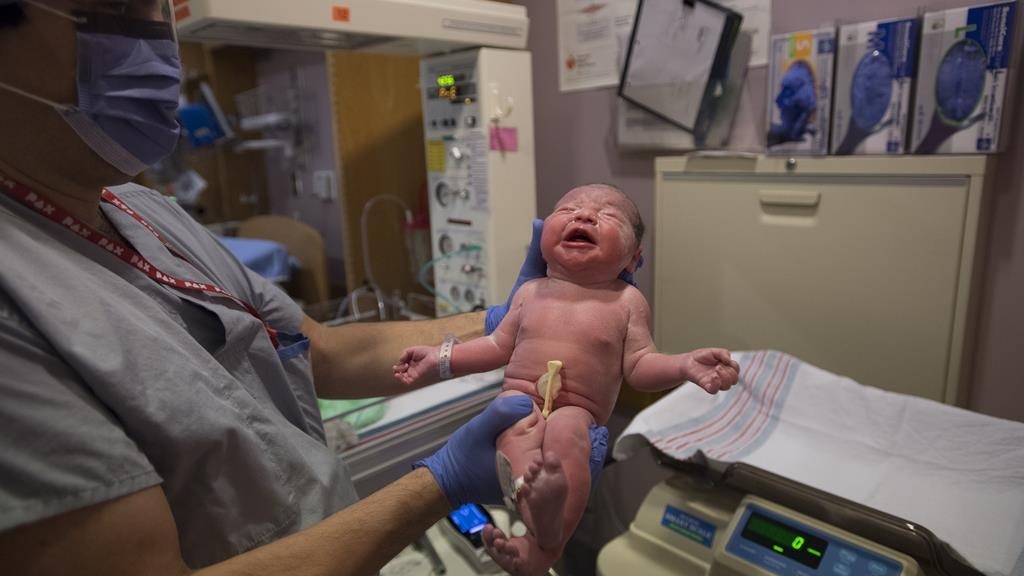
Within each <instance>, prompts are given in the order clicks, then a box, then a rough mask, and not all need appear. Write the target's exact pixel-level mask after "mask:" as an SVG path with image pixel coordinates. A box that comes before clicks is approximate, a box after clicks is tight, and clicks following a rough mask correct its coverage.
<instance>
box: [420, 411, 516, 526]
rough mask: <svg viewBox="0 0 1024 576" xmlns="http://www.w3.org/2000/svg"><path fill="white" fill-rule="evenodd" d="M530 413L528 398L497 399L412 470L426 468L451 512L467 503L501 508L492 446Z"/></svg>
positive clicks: (499, 489) (499, 488)
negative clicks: (451, 508)
mask: <svg viewBox="0 0 1024 576" xmlns="http://www.w3.org/2000/svg"><path fill="white" fill-rule="evenodd" d="M532 411H533V400H532V399H531V398H530V397H529V396H525V395H524V396H518V395H517V396H503V397H501V398H498V399H496V400H495V401H494V402H491V403H490V405H488V406H487V408H485V409H484V411H483V412H481V413H480V414H477V415H476V416H474V417H473V419H472V420H470V421H469V422H467V423H466V424H464V425H463V426H462V427H460V428H459V429H458V430H456V431H455V433H454V434H452V437H451V438H449V439H448V443H447V444H445V445H444V446H442V447H441V449H440V450H438V451H437V452H435V453H434V454H433V455H432V456H428V457H426V458H424V459H423V460H420V461H419V462H416V463H415V464H413V468H419V467H421V466H426V467H427V469H428V470H430V473H431V474H433V475H434V479H435V480H437V484H438V486H440V487H441V491H442V492H444V495H445V496H447V497H448V502H450V503H451V505H452V507H453V508H458V507H459V506H462V505H463V504H467V503H469V502H475V503H477V504H500V503H501V501H502V498H501V487H500V486H499V485H498V474H497V471H496V469H495V465H494V442H495V440H497V439H498V435H499V434H501V433H502V432H504V431H505V429H506V428H508V427H509V426H511V425H513V424H515V423H516V422H518V421H519V420H521V419H523V418H525V417H526V416H528V415H529V414H530V413H531V412H532Z"/></svg>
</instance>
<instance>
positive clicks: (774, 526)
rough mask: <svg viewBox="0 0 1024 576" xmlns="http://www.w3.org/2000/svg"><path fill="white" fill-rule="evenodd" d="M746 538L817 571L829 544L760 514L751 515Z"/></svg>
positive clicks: (746, 529)
mask: <svg viewBox="0 0 1024 576" xmlns="http://www.w3.org/2000/svg"><path fill="white" fill-rule="evenodd" d="M742 536H743V538H744V539H745V540H748V541H750V542H753V543H755V544H759V545H761V546H764V547H765V548H767V549H769V550H771V551H773V552H775V553H776V554H780V555H782V556H785V557H786V558H791V559H793V560H795V561H797V562H799V563H801V564H803V565H804V566H808V567H810V568H814V569H817V568H818V566H819V565H820V564H821V559H822V557H823V556H824V555H825V550H826V549H827V548H828V542H826V541H825V540H824V539H822V538H819V537H817V536H815V535H813V534H808V533H807V532H805V531H802V530H798V529H796V528H793V527H792V526H789V525H787V524H783V523H782V522H779V521H778V520H774V519H772V518H769V517H767V516H764V515H762V514H758V513H757V512H751V514H750V517H749V518H748V519H747V523H746V525H745V526H744V527H743V532H742Z"/></svg>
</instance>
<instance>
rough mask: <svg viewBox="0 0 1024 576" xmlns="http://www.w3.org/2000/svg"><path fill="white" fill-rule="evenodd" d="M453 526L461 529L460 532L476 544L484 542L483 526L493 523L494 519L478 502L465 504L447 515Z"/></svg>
mask: <svg viewBox="0 0 1024 576" xmlns="http://www.w3.org/2000/svg"><path fill="white" fill-rule="evenodd" d="M447 519H449V522H451V523H452V526H454V527H455V528H456V530H458V531H459V533H460V534H462V535H463V536H465V537H466V538H467V539H469V541H470V542H472V543H473V545H475V546H479V545H481V544H482V541H481V539H480V534H481V532H483V527H484V526H486V525H488V524H492V523H493V522H494V521H493V520H492V519H490V515H489V513H487V510H485V509H483V507H482V506H480V505H478V504H464V505H462V506H459V507H458V508H457V509H455V510H454V511H452V512H451V513H449V516H447Z"/></svg>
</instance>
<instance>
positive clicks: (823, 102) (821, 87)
mask: <svg viewBox="0 0 1024 576" xmlns="http://www.w3.org/2000/svg"><path fill="white" fill-rule="evenodd" d="M835 52H836V31H835V28H820V29H817V30H804V31H801V32H793V33H790V34H777V35H774V36H772V38H771V45H770V47H769V53H768V57H769V67H768V114H766V116H767V117H768V153H769V154H826V153H827V152H828V144H829V137H828V134H829V124H830V121H829V115H830V113H831V112H832V67H833V65H834V64H835Z"/></svg>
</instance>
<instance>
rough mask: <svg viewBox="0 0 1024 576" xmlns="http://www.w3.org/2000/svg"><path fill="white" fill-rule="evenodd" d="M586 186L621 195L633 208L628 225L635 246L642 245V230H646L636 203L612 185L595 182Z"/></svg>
mask: <svg viewBox="0 0 1024 576" xmlns="http://www.w3.org/2000/svg"><path fill="white" fill-rule="evenodd" d="M587 186H593V187H595V188H604V189H605V190H611V191H612V192H618V193H619V194H622V197H623V198H625V199H626V200H627V201H629V205H630V206H631V207H632V208H633V217H632V218H631V222H630V224H632V225H633V235H634V236H636V244H637V246H639V245H640V244H641V243H643V241H644V230H645V229H646V228H645V227H644V221H643V218H641V217H640V209H639V208H637V207H636V202H633V199H632V198H630V197H629V194H626V193H625V192H623V191H622V189H621V188H619V187H618V186H613V185H612V184H605V183H604V182H597V183H595V184H587Z"/></svg>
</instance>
